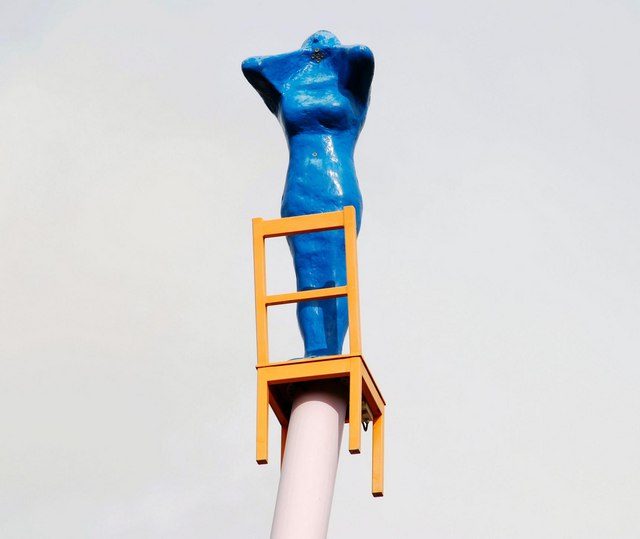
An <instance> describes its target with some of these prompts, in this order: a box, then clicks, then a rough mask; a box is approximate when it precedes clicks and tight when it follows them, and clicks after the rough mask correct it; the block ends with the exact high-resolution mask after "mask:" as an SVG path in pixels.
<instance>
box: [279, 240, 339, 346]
mask: <svg viewBox="0 0 640 539" xmlns="http://www.w3.org/2000/svg"><path fill="white" fill-rule="evenodd" d="M288 241H289V247H290V249H291V254H292V255H293V262H294V266H295V270H296V279H297V283H298V290H312V289H315V288H328V287H332V286H344V285H345V284H346V269H345V254H344V232H343V231H342V230H332V231H328V232H315V233H311V234H299V235H297V236H289V237H288ZM297 313H298V325H299V326H300V331H301V333H302V338H303V339H304V355H305V357H313V356H325V355H337V354H341V353H342V344H343V342H344V338H345V335H346V333H347V327H348V325H349V318H348V313H347V299H346V298H344V297H342V298H334V299H325V300H313V301H304V302H301V303H298V307H297Z"/></svg>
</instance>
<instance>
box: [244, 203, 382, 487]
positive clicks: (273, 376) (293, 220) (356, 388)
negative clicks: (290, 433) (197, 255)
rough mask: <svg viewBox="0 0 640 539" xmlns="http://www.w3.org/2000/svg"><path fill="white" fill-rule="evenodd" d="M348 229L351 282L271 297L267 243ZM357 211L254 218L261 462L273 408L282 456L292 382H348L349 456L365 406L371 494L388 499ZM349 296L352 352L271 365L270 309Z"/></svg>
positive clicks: (347, 209)
mask: <svg viewBox="0 0 640 539" xmlns="http://www.w3.org/2000/svg"><path fill="white" fill-rule="evenodd" d="M336 229H344V237H345V254H346V273H347V284H346V285H345V286H336V287H332V288H319V289H314V290H305V291H301V292H292V293H286V294H276V295H267V283H266V280H267V279H266V261H265V240H266V239H267V238H274V237H279V236H290V235H294V234H305V233H309V232H320V231H324V230H336ZM356 234H357V233H356V213H355V209H354V208H353V206H347V207H345V208H344V210H343V211H336V212H331V213H319V214H312V215H303V216H299V217H286V218H282V219H273V220H268V221H266V220H263V219H261V218H259V217H257V218H255V219H253V256H254V278H255V305H256V345H257V355H258V363H257V365H256V370H257V374H258V397H257V425H256V461H257V462H258V464H266V463H267V461H268V440H269V406H271V408H272V409H273V411H274V413H275V415H276V417H277V418H278V421H279V423H280V426H281V428H282V436H281V458H282V456H284V449H285V445H286V438H287V428H288V424H289V415H290V413H291V397H290V395H289V394H288V393H289V392H288V391H287V390H286V388H287V387H288V385H289V384H292V383H295V382H305V381H311V380H321V379H330V378H343V379H346V380H347V381H348V388H349V403H348V404H349V408H348V417H347V422H348V423H349V452H350V453H354V454H355V453H360V446H361V432H360V424H361V423H362V419H363V406H366V407H368V409H369V410H370V411H371V416H372V417H371V419H372V421H373V442H372V445H373V449H372V487H371V490H372V494H373V495H374V496H382V495H383V485H384V408H385V401H384V399H383V397H382V394H381V393H380V391H379V389H378V387H377V385H376V383H375V381H374V379H373V377H372V375H371V372H370V371H369V368H368V367H367V365H366V363H365V361H364V358H363V357H362V346H361V337H360V303H359V298H358V264H357V251H356ZM343 296H346V297H347V302H348V315H349V347H350V350H349V353H348V354H343V355H336V356H323V357H314V358H303V359H300V360H294V361H284V362H276V363H270V362H269V345H268V342H269V341H268V317H267V310H268V307H270V306H273V305H284V304H287V303H298V302H301V301H308V300H313V299H329V298H337V297H343Z"/></svg>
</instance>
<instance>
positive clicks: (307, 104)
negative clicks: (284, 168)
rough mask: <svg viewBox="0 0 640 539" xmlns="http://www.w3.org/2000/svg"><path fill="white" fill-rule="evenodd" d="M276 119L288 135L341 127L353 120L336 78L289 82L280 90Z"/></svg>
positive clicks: (354, 121) (348, 102)
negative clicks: (283, 89)
mask: <svg viewBox="0 0 640 539" xmlns="http://www.w3.org/2000/svg"><path fill="white" fill-rule="evenodd" d="M280 121H281V122H282V124H283V126H284V128H285V130H286V132H287V133H288V134H289V135H295V134H297V133H301V132H309V133H313V132H326V131H345V130H348V129H351V128H352V127H353V126H354V125H355V123H356V116H355V113H354V110H353V107H352V105H351V101H350V100H349V98H348V97H347V96H345V95H344V94H343V93H341V92H340V90H339V88H338V83H337V80H335V79H333V80H332V79H329V80H325V81H322V80H319V81H314V83H307V84H304V83H303V84H295V85H291V86H290V88H288V89H287V91H285V92H284V93H283V96H282V102H281V108H280Z"/></svg>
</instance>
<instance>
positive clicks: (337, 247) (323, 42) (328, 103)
mask: <svg viewBox="0 0 640 539" xmlns="http://www.w3.org/2000/svg"><path fill="white" fill-rule="evenodd" d="M242 70H243V72H244V74H245V76H246V77H247V79H248V80H249V82H250V83H251V84H252V85H253V86H254V88H255V89H256V90H257V91H258V93H259V94H260V95H261V96H262V98H263V100H264V102H265V104H266V105H267V107H268V108H269V110H270V111H271V112H272V113H273V114H275V115H276V116H277V117H278V120H279V121H280V123H281V125H282V127H283V129H284V132H285V135H286V137H287V143H288V145H289V168H288V170H287V178H286V183H285V188H284V194H283V196H282V207H281V214H282V216H283V217H289V216H295V215H306V214H313V213H324V212H331V211H337V210H342V209H343V208H344V206H354V207H355V210H356V220H357V225H358V229H359V228H360V220H361V217H362V197H361V195H360V189H359V187H358V180H357V178H356V172H355V167H354V163H353V150H354V148H355V144H356V140H357V138H358V134H359V133H360V129H361V128H362V125H363V123H364V119H365V116H366V112H367V107H368V103H369V88H370V85H371V78H372V77H373V55H372V54H371V51H370V50H369V49H368V48H367V47H363V46H359V45H356V46H352V47H343V46H342V45H341V44H340V42H339V41H338V39H337V38H336V37H335V36H334V35H333V34H331V33H330V32H325V31H320V32H316V33H315V34H313V35H312V36H310V37H309V38H308V39H307V40H306V41H305V42H304V43H303V45H302V48H301V49H300V50H298V51H294V52H292V53H286V54H280V55H276V56H266V57H263V56H257V57H253V58H249V59H247V60H245V61H244V62H243V64H242ZM287 241H288V243H289V247H290V249H291V254H292V255H293V260H294V265H295V270H296V280H297V289H298V290H310V289H317V288H327V287H332V286H344V285H345V284H346V272H345V247H344V234H343V232H342V231H340V230H328V231H322V232H314V233H310V234H299V235H293V236H288V237H287ZM297 313H298V323H299V325H300V330H301V331H302V334H303V338H304V347H305V357H309V356H323V355H336V354H340V353H341V350H342V343H343V341H344V337H345V334H346V330H347V326H348V313H347V300H346V298H344V297H339V298H332V299H323V300H311V301H304V302H301V303H299V304H298V306H297Z"/></svg>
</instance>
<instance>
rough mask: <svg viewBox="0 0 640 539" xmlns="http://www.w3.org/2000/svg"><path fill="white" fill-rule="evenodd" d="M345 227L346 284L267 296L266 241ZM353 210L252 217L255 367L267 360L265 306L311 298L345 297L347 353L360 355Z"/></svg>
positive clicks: (354, 218)
mask: <svg viewBox="0 0 640 539" xmlns="http://www.w3.org/2000/svg"><path fill="white" fill-rule="evenodd" d="M340 228H343V229H344V243H345V254H346V270H347V284H346V286H336V287H332V288H316V289H314V290H304V291H301V292H290V293H287V294H274V295H267V270H266V262H265V240H266V239H267V238H276V237H279V236H293V235H295V234H305V233H309V232H321V231H323V230H336V229H340ZM356 239H357V231H356V210H355V208H354V207H353V206H345V208H344V209H343V210H342V211H335V212H330V213H315V214H312V215H301V216H299V217H285V218H282V219H272V220H268V221H265V220H264V219H262V218H260V217H256V218H254V219H253V266H254V278H255V294H256V344H257V351H258V366H261V365H267V364H268V363H269V329H268V318H267V309H268V307H270V306H272V305H284V304H286V303H298V302H301V301H307V300H311V299H328V298H337V297H342V296H346V297H347V302H348V313H349V349H350V350H349V355H362V347H361V342H360V302H359V298H358V258H357V251H356Z"/></svg>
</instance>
